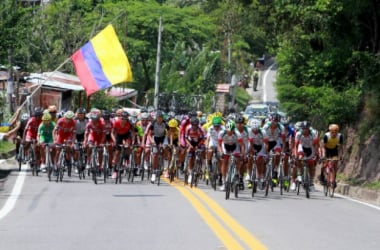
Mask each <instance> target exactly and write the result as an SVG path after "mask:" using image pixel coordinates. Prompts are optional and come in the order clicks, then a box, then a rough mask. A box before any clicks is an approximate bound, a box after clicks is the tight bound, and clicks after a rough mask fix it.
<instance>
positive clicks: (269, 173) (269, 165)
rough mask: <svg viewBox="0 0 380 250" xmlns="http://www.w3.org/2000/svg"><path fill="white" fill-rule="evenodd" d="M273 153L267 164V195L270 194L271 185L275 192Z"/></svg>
mask: <svg viewBox="0 0 380 250" xmlns="http://www.w3.org/2000/svg"><path fill="white" fill-rule="evenodd" d="M273 156H274V154H273V153H270V154H269V159H268V163H267V164H266V171H265V196H268V194H269V187H270V188H271V191H272V192H273V183H272V171H273Z"/></svg>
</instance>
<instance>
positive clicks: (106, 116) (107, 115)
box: [102, 110, 114, 166]
mask: <svg viewBox="0 0 380 250" xmlns="http://www.w3.org/2000/svg"><path fill="white" fill-rule="evenodd" d="M102 119H103V123H104V131H105V143H107V144H109V145H108V146H107V151H108V156H109V157H108V166H112V158H113V145H114V141H113V139H112V136H111V134H112V128H113V121H112V119H111V112H109V111H107V110H103V111H102Z"/></svg>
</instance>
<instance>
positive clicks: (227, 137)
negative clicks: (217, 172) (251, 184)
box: [218, 120, 245, 191]
mask: <svg viewBox="0 0 380 250" xmlns="http://www.w3.org/2000/svg"><path fill="white" fill-rule="evenodd" d="M218 151H219V152H220V154H221V155H223V158H222V166H221V172H222V182H223V184H222V186H221V187H220V190H221V191H225V181H226V176H227V170H228V167H229V166H228V163H229V156H228V155H229V154H231V156H232V157H235V163H236V165H235V168H236V171H235V173H236V175H237V176H235V177H238V178H239V173H240V165H241V161H240V157H241V155H242V154H243V155H244V154H245V148H244V141H243V138H242V137H240V136H238V134H237V133H236V130H235V122H234V121H233V120H229V121H227V123H226V126H225V130H223V131H221V132H220V133H219V137H218ZM235 177H234V178H235Z"/></svg>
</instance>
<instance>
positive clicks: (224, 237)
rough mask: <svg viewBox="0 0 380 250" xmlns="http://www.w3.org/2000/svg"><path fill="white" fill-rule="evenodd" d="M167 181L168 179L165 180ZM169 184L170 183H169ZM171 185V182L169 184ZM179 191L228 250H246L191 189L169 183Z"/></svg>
mask: <svg viewBox="0 0 380 250" xmlns="http://www.w3.org/2000/svg"><path fill="white" fill-rule="evenodd" d="M164 180H165V181H167V180H166V179H164ZM167 182H168V181H167ZM168 183H169V182H168ZM169 184H170V185H172V186H173V187H175V188H176V189H177V190H179V191H180V192H181V193H182V195H183V196H185V197H186V199H187V200H188V201H190V203H191V204H192V205H193V207H194V209H195V210H196V211H197V212H198V214H199V215H200V216H201V217H202V218H203V220H204V221H205V222H206V223H207V225H208V226H209V227H210V228H211V229H212V231H214V233H215V234H216V236H217V237H218V238H219V239H220V240H221V241H222V242H223V244H224V246H225V247H226V248H227V249H244V248H243V247H242V246H241V245H240V244H239V242H238V241H237V240H235V239H234V238H233V237H232V235H231V234H230V233H229V232H228V231H227V230H226V229H225V228H224V227H223V225H222V224H221V223H220V222H218V220H217V219H216V218H215V217H214V216H213V215H212V214H211V213H210V212H209V211H208V210H207V208H206V207H205V206H204V205H203V204H202V203H201V202H200V201H199V200H198V199H197V198H196V197H195V195H194V194H192V193H191V192H190V189H189V188H187V187H185V186H182V185H179V184H178V183H173V182H172V183H169Z"/></svg>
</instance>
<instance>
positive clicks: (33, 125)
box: [25, 117, 42, 141]
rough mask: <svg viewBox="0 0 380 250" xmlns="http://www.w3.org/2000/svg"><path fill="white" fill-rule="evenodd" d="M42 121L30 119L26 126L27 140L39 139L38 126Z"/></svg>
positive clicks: (34, 118)
mask: <svg viewBox="0 0 380 250" xmlns="http://www.w3.org/2000/svg"><path fill="white" fill-rule="evenodd" d="M41 122H42V120H41V119H36V117H32V118H30V119H29V121H28V123H27V124H26V128H25V129H26V138H25V139H26V140H27V141H31V140H32V139H34V140H36V139H37V132H38V126H40V124H41Z"/></svg>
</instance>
